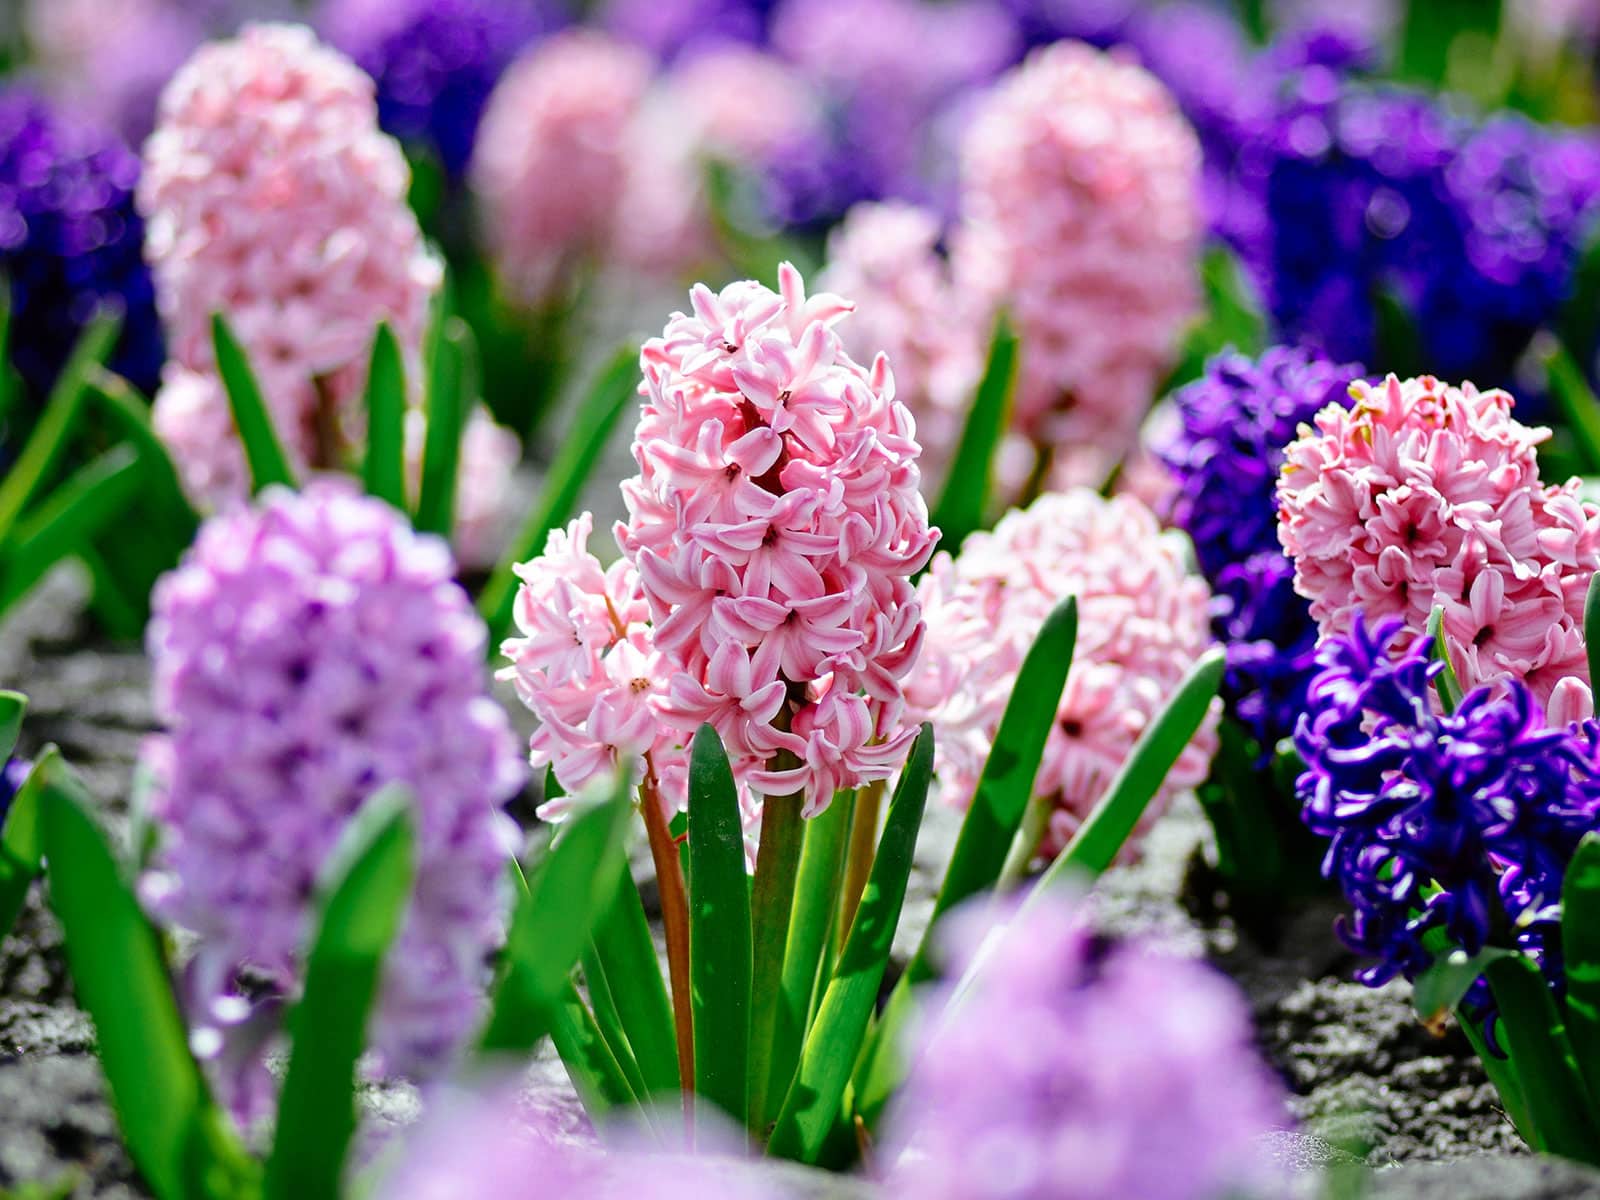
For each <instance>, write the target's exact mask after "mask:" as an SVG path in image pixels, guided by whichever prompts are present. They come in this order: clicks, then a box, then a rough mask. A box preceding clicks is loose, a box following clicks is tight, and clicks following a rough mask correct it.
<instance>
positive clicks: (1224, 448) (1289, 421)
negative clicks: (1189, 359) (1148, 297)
mask: <svg viewBox="0 0 1600 1200" xmlns="http://www.w3.org/2000/svg"><path fill="white" fill-rule="evenodd" d="M1360 375H1361V368H1360V367H1359V366H1357V365H1356V364H1354V363H1346V364H1343V365H1339V364H1336V363H1333V362H1330V361H1329V360H1327V359H1326V358H1323V357H1322V356H1321V355H1320V354H1318V353H1317V352H1316V351H1314V350H1308V349H1302V348H1297V347H1290V346H1274V347H1272V348H1271V349H1269V350H1267V351H1266V353H1264V354H1263V355H1261V357H1260V358H1259V359H1255V360H1252V359H1250V358H1249V357H1247V356H1245V355H1243V354H1238V353H1234V352H1232V351H1229V352H1226V353H1223V354H1221V355H1218V356H1217V357H1216V358H1214V359H1212V361H1211V362H1210V363H1209V364H1207V366H1206V372H1205V374H1204V375H1203V376H1202V377H1201V378H1200V379H1197V380H1195V381H1194V382H1193V383H1191V384H1189V385H1188V386H1186V387H1184V388H1181V389H1179V390H1178V391H1177V392H1176V393H1174V394H1173V397H1172V403H1173V407H1174V409H1175V410H1176V413H1177V417H1178V421H1177V424H1176V427H1175V429H1174V430H1173V432H1172V434H1171V436H1170V437H1168V438H1167V439H1165V440H1164V441H1163V442H1162V443H1161V444H1160V445H1158V446H1156V447H1155V449H1156V452H1157V454H1158V455H1159V456H1160V458H1161V459H1162V460H1163V461H1164V462H1165V463H1166V466H1167V468H1168V470H1169V472H1170V473H1171V476H1172V478H1173V480H1174V482H1175V484H1176V490H1175V493H1174V496H1173V500H1172V510H1171V513H1170V516H1171V519H1172V521H1173V523H1174V524H1175V525H1177V526H1178V528H1180V529H1182V530H1183V531H1184V532H1185V533H1187V534H1188V535H1189V537H1190V539H1191V540H1193V542H1194V548H1195V557H1196V559H1197V560H1198V562H1199V564H1200V571H1201V574H1203V575H1204V576H1205V578H1206V582H1207V583H1209V584H1210V585H1211V590H1212V594H1213V600H1212V630H1213V632H1214V633H1215V634H1216V637H1217V639H1218V640H1219V641H1221V642H1222V643H1223V644H1224V645H1225V646H1226V647H1227V652H1228V673H1227V676H1226V677H1225V678H1224V680H1223V686H1222V697H1223V700H1224V702H1225V703H1226V704H1227V706H1228V711H1229V712H1231V713H1232V714H1233V715H1234V716H1235V717H1236V718H1237V719H1238V720H1239V721H1240V722H1241V723H1242V724H1243V725H1244V727H1245V728H1246V729H1247V730H1248V731H1249V732H1250V734H1251V736H1252V737H1254V738H1255V740H1256V742H1257V743H1258V745H1259V746H1260V748H1261V751H1262V753H1263V754H1264V755H1267V756H1270V755H1271V754H1272V752H1273V750H1274V748H1275V747H1276V746H1277V744H1278V742H1279V741H1280V740H1281V739H1283V738H1286V737H1288V736H1289V735H1291V734H1292V733H1293V732H1294V723H1295V719H1296V717H1297V716H1298V715H1299V713H1300V712H1301V711H1302V710H1303V709H1304V704H1305V689H1306V684H1307V683H1309V682H1310V679H1311V675H1312V672H1313V670H1314V669H1315V667H1314V663H1315V654H1316V632H1317V631H1316V623H1315V622H1314V621H1313V620H1312V619H1311V613H1310V608H1309V605H1308V604H1307V602H1306V601H1305V600H1304V599H1302V598H1301V597H1300V596H1299V595H1297V594H1296V593H1295V590H1294V566H1293V564H1292V563H1291V562H1290V561H1289V559H1288V557H1287V556H1286V555H1285V554H1284V552H1283V547H1282V546H1281V545H1280V544H1279V542H1278V524H1277V496H1276V488H1277V481H1278V470H1279V468H1280V467H1281V466H1282V465H1283V448H1284V447H1285V446H1286V445H1288V443H1289V442H1291V441H1293V440H1294V438H1295V433H1296V430H1297V429H1298V428H1299V427H1300V425H1301V424H1302V423H1303V422H1307V421H1310V420H1311V418H1312V417H1313V416H1314V415H1315V414H1316V413H1317V412H1318V411H1319V410H1321V409H1322V408H1323V407H1325V406H1326V405H1328V404H1330V403H1337V402H1339V401H1341V400H1343V399H1344V391H1345V388H1346V387H1347V386H1348V385H1349V383H1350V381H1351V380H1352V379H1356V378H1358V377H1360Z"/></svg>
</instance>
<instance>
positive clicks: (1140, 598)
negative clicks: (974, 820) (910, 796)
mask: <svg viewBox="0 0 1600 1200" xmlns="http://www.w3.org/2000/svg"><path fill="white" fill-rule="evenodd" d="M1187 558H1188V546H1187V544H1186V542H1185V539H1184V537H1183V535H1182V534H1180V533H1175V532H1163V531H1162V530H1161V529H1160V527H1159V526H1158V525H1157V523H1156V519H1155V516H1154V515H1153V514H1152V513H1151V512H1150V511H1149V510H1148V509H1146V508H1145V507H1144V506H1143V505H1142V504H1140V503H1139V502H1138V501H1137V500H1134V499H1133V498H1132V497H1129V496H1118V497H1116V498H1114V499H1111V500H1105V499H1102V498H1101V497H1100V496H1098V495H1096V494H1095V493H1093V492H1090V491H1088V490H1087V489H1076V490H1073V491H1071V492H1065V493H1054V492H1053V493H1046V494H1045V495H1044V496H1041V497H1040V498H1039V499H1038V500H1036V501H1034V503H1033V504H1032V505H1030V506H1029V507H1028V508H1026V509H1024V510H1022V511H1013V512H1010V513H1008V514H1007V515H1006V516H1005V517H1003V518H1002V519H1001V521H1000V523H999V524H998V525H997V526H995V529H994V532H993V533H976V534H973V535H972V536H971V537H969V538H968V539H967V541H966V542H965V544H964V545H963V546H962V548H961V553H960V555H959V556H958V557H956V558H954V559H952V558H951V557H950V556H949V555H948V554H941V555H939V556H938V557H937V558H935V559H934V562H933V567H932V569H931V570H930V571H929V572H928V574H927V576H926V577H925V578H924V579H923V582H922V585H921V590H920V592H919V595H920V597H921V599H922V603H923V611H924V615H925V619H926V621H927V624H928V634H927V648H926V650H925V651H924V654H923V658H922V661H921V663H920V664H919V665H918V667H917V669H916V673H915V675H914V676H913V677H912V680H911V682H910V684H909V685H908V688H907V691H908V695H909V697H910V700H911V707H912V715H913V716H915V717H919V718H922V719H926V720H930V721H932V722H933V725H934V732H935V735H936V738H937V741H936V745H937V747H938V765H937V772H938V777H939V780H940V782H941V785H942V786H943V788H944V789H945V793H944V794H945V796H946V797H947V798H948V799H950V800H952V801H954V802H956V803H958V804H961V805H963V806H964V805H966V804H967V803H969V802H970V801H971V798H972V794H973V791H974V789H975V788H976V787H977V783H978V776H979V774H980V773H981V771H982V769H983V764H984V760H985V759H986V758H987V757H988V755H989V749H990V747H991V745H992V744H993V741H994V735H995V732H996V730H997V729H998V728H999V725H1000V716H1001V714H1002V713H1003V712H1004V711H1005V706H1006V702H1007V700H1008V699H1009V698H1010V696H1011V691H1012V688H1013V687H1014V686H1015V684H1016V680H1017V672H1018V670H1019V668H1020V667H1021V665H1022V659H1023V656H1024V655H1026V653H1027V651H1028V648H1029V647H1030V646H1031V645H1032V644H1033V640H1034V638H1035V637H1037V636H1038V633H1039V629H1040V627H1041V626H1042V625H1043V624H1044V619H1045V617H1046V616H1047V615H1048V614H1049V612H1050V610H1051V609H1053V608H1054V607H1055V606H1056V605H1057V604H1058V603H1060V602H1061V601H1062V600H1064V599H1065V598H1066V597H1068V596H1076V597H1077V600H1078V639H1077V648H1076V649H1075V650H1074V652H1073V666H1072V671H1071V673H1070V674H1069V675H1068V677H1067V684H1066V690H1065V692H1064V693H1063V695H1062V698H1061V706H1060V709H1059V711H1058V714H1057V718H1056V722H1055V725H1054V726H1053V727H1052V728H1051V730H1050V735H1049V738H1048V740H1047V741H1046V743H1045V749H1044V758H1043V760H1042V762H1041V763H1040V765H1039V774H1038V777H1037V779H1036V780H1035V783H1034V790H1035V794H1036V795H1038V796H1041V797H1050V798H1052V799H1053V800H1054V802H1055V808H1054V811H1053V813H1052V815H1051V818H1050V826H1049V830H1048V832H1047V833H1046V835H1045V840H1044V844H1043V846H1042V847H1041V850H1042V852H1043V853H1045V854H1046V855H1053V854H1055V853H1056V852H1057V851H1059V850H1060V849H1061V847H1062V846H1064V845H1065V844H1066V843H1067V841H1068V840H1069V839H1070V838H1071V836H1072V834H1073V832H1074V831H1076V829H1077V828H1078V826H1079V825H1080V824H1081V823H1082V821H1083V819H1084V818H1085V817H1086V816H1088V814H1089V811H1090V809H1091V808H1092V807H1093V806H1094V804H1095V803H1096V802H1097V801H1098V800H1099V799H1100V797H1101V796H1102V795H1103V794H1104V792H1105V789H1106V787H1107V785H1108V784H1109V783H1110V782H1111V780H1112V778H1113V777H1114V776H1115V775H1116V773H1117V770H1118V769H1119V768H1120V767H1121V766H1122V763H1123V760H1124V759H1126V758H1127V756H1128V752H1129V751H1130V750H1131V749H1132V748H1133V744H1134V742H1135V741H1137V740H1138V737H1139V734H1140V733H1142V732H1143V730H1144V728H1145V726H1146V725H1147V724H1148V723H1149V722H1150V721H1152V720H1154V719H1155V717H1156V715H1157V713H1159V712H1160V710H1161V709H1162V707H1163V706H1164V705H1165V703H1166V701H1167V698H1168V697H1169V696H1170V695H1171V693H1172V690H1173V688H1174V687H1175V686H1176V684H1177V683H1178V681H1179V679H1181V678H1182V677H1183V674H1184V673H1185V672H1186V671H1187V670H1188V669H1189V667H1190V666H1191V665H1192V664H1193V663H1194V661H1195V659H1197V658H1198V657H1199V656H1200V655H1201V654H1202V653H1203V652H1204V651H1205V649H1206V647H1207V645H1208V644H1209V642H1210V632H1209V620H1208V612H1207V602H1208V600H1209V596H1208V595H1207V593H1206V587H1205V584H1204V582H1203V581H1202V580H1200V579H1199V578H1198V577H1197V576H1195V575H1193V574H1191V573H1190V572H1189V569H1188V566H1187ZM1215 750H1216V716H1215V714H1213V715H1212V716H1211V717H1209V718H1208V719H1207V721H1206V722H1205V723H1204V724H1203V725H1202V726H1201V728H1200V730H1199V731H1198V732H1197V733H1196V734H1195V737H1194V740H1193V741H1191V742H1190V744H1189V745H1188V746H1187V747H1186V748H1185V750H1184V752H1183V753H1182V754H1181V755H1180V756H1179V758H1178V762H1177V764H1176V765H1175V766H1174V767H1173V769H1172V771H1171V772H1170V773H1169V774H1168V776H1167V779H1166V782H1165V784H1164V785H1163V787H1162V790H1161V792H1160V794H1159V795H1158V796H1157V798H1156V799H1155V801H1154V802H1152V804H1151V805H1150V807H1149V809H1148V810H1147V813H1146V817H1145V825H1144V827H1148V825H1149V824H1150V823H1151V822H1153V821H1154V820H1155V819H1156V817H1157V816H1158V815H1159V814H1160V813H1161V812H1163V811H1164V810H1165V808H1166V804H1167V801H1168V800H1170V798H1171V797H1172V796H1173V795H1175V794H1177V793H1178V792H1180V791H1182V790H1183V789H1185V788H1190V787H1194V786H1195V785H1196V784H1198V783H1199V782H1200V781H1201V780H1203V779H1204V778H1205V777H1206V772H1207V770H1208V768H1209V766H1210V762H1211V756H1212V754H1213V753H1214V752H1215Z"/></svg>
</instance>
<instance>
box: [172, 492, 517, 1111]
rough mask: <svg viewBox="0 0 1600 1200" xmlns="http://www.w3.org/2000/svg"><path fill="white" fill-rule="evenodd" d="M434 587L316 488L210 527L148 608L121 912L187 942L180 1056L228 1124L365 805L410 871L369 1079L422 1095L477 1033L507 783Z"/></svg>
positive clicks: (394, 543)
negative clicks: (134, 865)
mask: <svg viewBox="0 0 1600 1200" xmlns="http://www.w3.org/2000/svg"><path fill="white" fill-rule="evenodd" d="M454 575H455V566H454V563H453V562H452V561H451V557H450V553H449V550H448V549H447V547H446V546H445V544H444V543H443V542H442V541H440V540H439V539H437V538H435V537H432V536H429V535H423V534H416V533H414V532H413V531H412V530H411V528H410V526H409V525H408V524H407V523H406V521H405V519H404V517H403V516H401V515H400V514H399V513H397V512H396V511H395V510H394V509H392V508H391V507H389V506H388V505H387V504H384V503H382V502H381V501H378V500H375V499H371V498H368V497H365V496H362V495H360V494H359V493H358V492H356V491H355V490H354V488H353V487H351V486H349V485H348V484H347V483H346V482H345V481H342V480H337V479H323V480H319V481H317V482H314V483H312V484H311V485H309V486H308V487H307V488H306V490H305V491H304V492H302V493H293V492H289V491H287V490H284V489H274V490H269V491H268V492H265V493H263V495H262V496H261V497H260V499H259V502H258V503H257V505H256V506H255V507H253V508H246V507H243V506H235V507H234V508H232V509H230V510H229V511H228V512H226V513H223V514H221V515H219V516H216V517H213V518H211V519H210V520H209V521H207V522H206V524H205V525H204V526H202V529H201V532H200V535H199V538H198V540H197V541H196V543H195V545H194V547H193V548H192V549H191V550H190V551H189V553H188V555H187V556H186V557H185V559H184V561H183V563H182V564H181V565H180V566H179V567H178V569H177V570H175V571H174V572H173V573H171V574H170V575H168V576H166V577H165V578H164V579H163V580H162V581H161V582H160V584H158V586H157V589H156V592H155V597H154V604H153V614H154V615H153V618H152V621H151V624H150V629H149V634H148V646H149V653H150V656H151V660H152V663H153V666H154V673H155V683H154V690H155V702H156V710H157V714H158V716H159V718H160V720H161V722H162V724H163V726H164V729H165V732H164V733H163V734H162V735H161V736H160V737H158V738H156V739H154V740H153V741H152V742H151V743H150V744H149V746H148V747H147V751H146V755H145V758H146V761H147V763H148V764H149V766H150V768H151V769H152V771H153V774H154V777H155V779H156V780H157V784H156V786H155V789H154V794H153V797H152V800H151V806H150V811H151V815H152V818H153V820H154V822H155V824H156V826H157V828H158V829H159V831H160V845H159V849H158V850H157V852H156V856H155V858H154V860H153V863H152V867H151V870H150V872H149V873H148V874H147V875H146V876H145V878H144V879H143V881H142V886H141V891H142V894H143V896H144V898H145V900H146V903H147V904H148V905H149V906H150V907H151V909H152V910H153V911H154V912H155V913H156V914H157V915H158V916H159V917H160V918H161V919H162V920H164V921H166V922H168V923H170V924H173V925H176V926H180V927H182V928H184V929H187V930H189V931H191V932H192V933H193V934H194V935H195V938H196V948H195V954H194V958H193V959H192V961H191V963H190V964H189V967H188V971H187V975H186V979H187V989H186V990H187V1001H188V1003H189V1005H190V1007H191V1010H192V1011H191V1014H190V1016H191V1023H192V1024H193V1025H194V1026H195V1027H196V1028H197V1030H199V1031H201V1032H200V1033H199V1034H197V1039H196V1045H197V1046H199V1047H201V1048H202V1051H203V1053H204V1054H205V1055H206V1057H207V1059H208V1064H209V1065H210V1066H211V1067H212V1068H213V1073H214V1074H216V1075H219V1076H221V1078H219V1079H218V1083H219V1086H220V1088H221V1090H222V1092H223V1094H224V1095H225V1096H226V1097H227V1098H228V1100H229V1102H230V1104H231V1105H232V1106H233V1108H234V1109H235V1111H237V1112H238V1113H240V1115H241V1116H242V1117H244V1118H246V1119H253V1118H255V1117H258V1116H259V1115H261V1114H262V1112H263V1110H264V1109H266V1108H267V1106H268V1105H269V1104H270V1098H271V1091H272V1088H273V1086H274V1085H273V1084H272V1081H271V1078H270V1076H268V1075H266V1074H265V1073H264V1067H263V1065H262V1062H261V1058H260V1054H259V1053H252V1052H250V1050H251V1048H252V1047H253V1046H255V1039H256V1036H257V1035H258V1034H259V1033H260V1031H261V1027H262V1024H263V1019H264V1018H265V1019H267V1023H269V1024H270V1018H271V1016H272V1014H273V1012H274V1004H273V1001H288V1000H292V999H293V996H294V993H295V990H296V989H297V987H298V986H299V982H300V980H301V978H302V971H303V964H304V954H305V952H306V949H307V939H308V938H309V936H310V934H311V930H310V928H309V923H310V921H311V920H312V911H313V909H312V900H311V898H312V896H313V894H314V891H315V884H316V881H317V877H318V872H319V870H320V869H321V868H322V867H323V865H324V863H325V862H326V861H327V860H328V856H329V854H330V853H331V852H332V851H333V849H334V847H335V845H336V844H337V843H338V841H339V839H340V836H341V835H342V834H343V833H344V831H345V830H346V828H347V827H348V826H349V824H350V822H351V820H352V818H354V817H355V815H356V813H357V812H358V811H359V810H360V809H361V807H362V805H363V804H364V803H365V802H366V801H367V800H368V799H369V798H370V797H371V796H372V795H373V794H374V793H375V792H376V791H378V790H379V789H380V788H381V787H383V786H384V785H386V784H391V783H395V784H402V785H405V786H406V787H407V788H408V789H409V791H410V793H411V797H412V800H413V803H414V808H413V810H412V811H413V820H414V821H415V823H416V831H415V832H416V844H417V855H418V863H417V882H416V887H415V891H414V893H413V896H412V899H411V903H410V907H409V909H408V911H407V913H406V916H405V918H404V921H403V924H402V928H401V932H400V934H399V938H398V941H397V944H396V949H395V952H394V953H393V954H392V955H390V956H389V958H388V961H387V965H386V968H385V976H384V979H383V983H382V993H381V999H380V1000H379V1002H378V1007H377V1010H376V1013H375V1016H374V1021H373V1026H372V1035H371V1040H372V1045H373V1047H374V1049H376V1050H377V1052H378V1054H379V1058H380V1060H381V1062H380V1064H379V1066H380V1069H382V1070H384V1071H387V1072H393V1073H397V1074H402V1075H406V1076H409V1077H411V1078H415V1079H418V1080H422V1079H426V1078H429V1077H431V1076H433V1075H435V1074H437V1073H438V1072H439V1071H440V1070H442V1069H444V1068H445V1067H447V1066H448V1065H449V1063H450V1060H451V1058H452V1055H453V1051H454V1050H455V1049H456V1048H457V1046H458V1045H459V1044H460V1042H461V1040H462V1039H463V1038H464V1037H465V1036H466V1035H467V1034H468V1033H469V1032H470V1031H471V1029H472V1028H473V1026H474V1024H475V1022H476V1020H477V1018H478V1016H479V1011H480V1007H481V1006H480V999H481V995H482V988H483V986H484V982H485V981H484V977H483V976H484V969H485V962H486V960H487V955H488V954H489V953H490V952H491V951H492V950H493V948H494V947H495V946H496V945H497V944H498V941H499V939H500V937H501V935H502V925H503V916H504V902H505V900H506V898H507V897H506V896H505V894H504V891H503V887H504V884H505V868H506V862H507V856H508V855H509V854H510V853H511V852H512V851H513V850H514V848H515V846H516V845H517V840H518V839H517V834H516V829H515V827H514V826H513V825H512V824H511V823H510V821H509V818H507V817H506V816H505V815H504V814H503V813H502V812H501V811H500V810H499V806H500V805H501V804H502V803H504V802H505V801H506V800H507V799H509V797H510V795H511V794H512V793H513V792H515V791H516V789H517V788H518V786H519V784H520V782H521V780H522V777H523V768H522V766H521V764H520V762H519V761H518V760H519V755H518V754H517V750H516V744H515V739H514V738H513V737H512V734H511V730H510V726H509V723H508V721H507V719H506V716H505V713H504V711H503V710H502V709H501V708H500V707H499V706H498V705H497V704H495V702H494V701H493V700H492V699H491V698H490V697H489V695H488V691H487V678H486V676H485V673H484V670H483V655H484V642H485V632H484V627H483V624H482V622H481V621H480V620H479V618H478V617H477V615H476V613H475V612H474V610H473V607H472V604H471V602H470V600H469V599H468V598H467V595H466V593H465V592H463V591H462V590H461V588H460V587H459V586H458V585H457V584H456V583H455V581H454ZM419 730H426V731H427V736H425V737H419V736H418V731H419ZM246 995H248V996H249V997H250V998H251V999H253V1000H257V1001H258V1008H257V1011H256V1012H255V1013H253V1014H252V1013H251V1011H250V1007H251V1006H250V1004H249V1003H247V1002H246V1000H245V996H246ZM241 1039H242V1040H243V1042H244V1045H241ZM270 1048H272V1047H271V1045H270V1040H269V1041H268V1042H266V1043H262V1044H261V1045H260V1047H259V1049H260V1050H263V1051H264V1050H267V1049H270Z"/></svg>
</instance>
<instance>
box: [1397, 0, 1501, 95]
mask: <svg viewBox="0 0 1600 1200" xmlns="http://www.w3.org/2000/svg"><path fill="white" fill-rule="evenodd" d="M1500 3H1501V0H1450V2H1449V3H1448V4H1441V3H1438V2H1437V0H1411V2H1410V3H1409V4H1407V5H1406V6H1405V19H1404V21H1403V22H1402V23H1401V29H1400V55H1399V61H1398V63H1397V68H1398V69H1397V74H1398V75H1399V77H1400V78H1403V79H1410V80H1414V81H1416V82H1418V83H1427V84H1438V83H1441V82H1443V81H1444V79H1445V75H1446V72H1447V69H1448V68H1449V66H1450V55H1451V49H1452V47H1453V46H1454V44H1455V41H1456V38H1457V37H1459V36H1460V35H1461V34H1463V33H1470V34H1474V35H1476V36H1478V37H1479V38H1480V39H1484V40H1485V41H1486V42H1489V41H1492V40H1493V38H1494V37H1495V35H1496V34H1497V33H1498V32H1499V30H1500Z"/></svg>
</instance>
